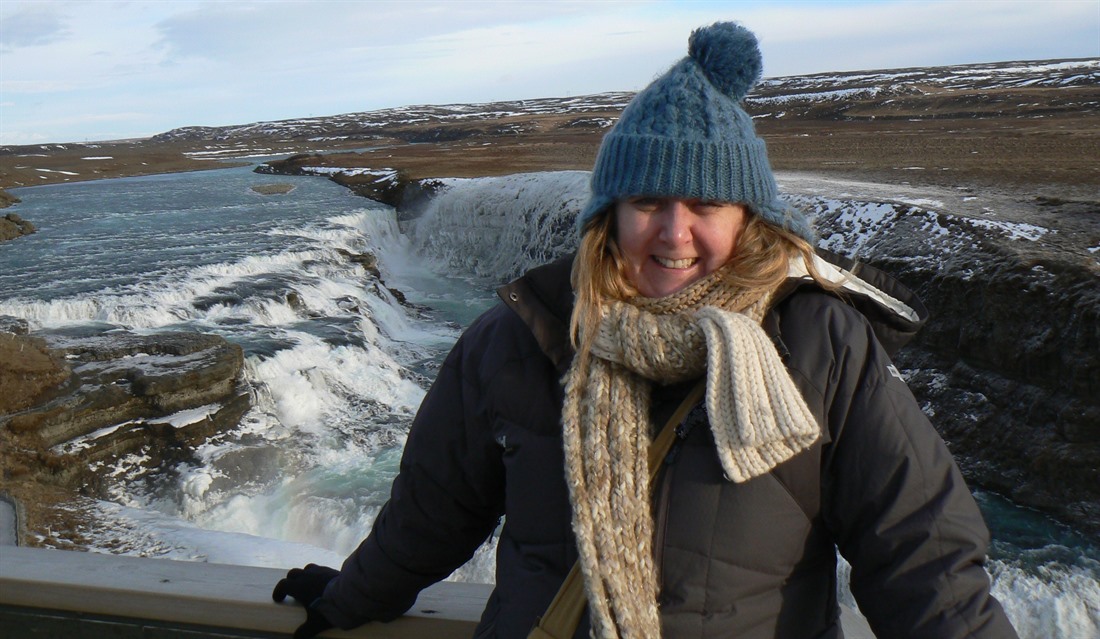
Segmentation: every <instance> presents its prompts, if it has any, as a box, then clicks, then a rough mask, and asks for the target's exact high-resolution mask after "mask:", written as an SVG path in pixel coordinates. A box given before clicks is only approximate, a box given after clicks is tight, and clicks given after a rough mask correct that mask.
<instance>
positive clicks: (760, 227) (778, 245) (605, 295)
mask: <svg viewBox="0 0 1100 639" xmlns="http://www.w3.org/2000/svg"><path fill="white" fill-rule="evenodd" d="M746 211H747V212H748V213H749V215H748V220H747V222H746V223H745V227H744V229H742V231H741V234H740V236H739V237H738V238H737V248H736V250H735V251H734V254H733V257H732V258H731V259H730V262H729V265H730V268H727V269H725V271H724V274H723V283H724V284H725V285H726V286H731V287H735V288H740V289H746V290H748V291H755V292H758V293H760V294H764V295H768V294H771V293H772V292H773V291H775V290H776V289H777V288H779V286H780V285H781V284H782V283H783V282H784V281H785V280H786V279H787V276H788V272H789V268H790V261H791V259H792V258H795V257H799V258H802V259H803V260H804V261H805V263H806V268H807V269H808V270H809V273H810V276H811V277H812V278H813V279H814V280H815V281H817V282H818V283H819V284H820V285H821V286H823V287H824V288H826V289H828V290H832V289H834V288H836V284H834V283H832V282H829V281H828V280H826V279H825V278H824V277H823V276H822V275H821V274H820V273H819V272H818V271H817V269H816V268H814V263H813V255H814V249H813V247H812V246H810V243H809V242H807V241H806V240H804V239H803V238H802V237H801V236H799V235H797V234H795V233H792V232H791V231H788V230H787V229H784V228H781V227H778V226H775V225H774V224H771V223H769V222H766V221H764V220H763V219H762V218H760V217H759V216H757V215H755V214H752V212H751V209H749V208H748V207H747V206H746ZM614 225H615V210H614V206H612V207H611V208H609V209H608V210H607V211H605V212H604V213H602V214H600V215H597V216H596V217H595V218H593V219H592V220H591V221H590V222H589V223H588V224H587V225H586V226H585V228H584V231H583V235H582V236H581V240H580V246H579V247H578V249H577V257H576V259H575V260H574V261H573V271H572V275H571V281H572V284H573V292H574V295H575V301H574V305H573V314H572V316H571V317H570V320H569V337H570V340H571V341H572V343H573V348H575V349H576V351H577V356H578V357H580V358H581V363H582V364H583V363H585V361H586V360H587V359H588V356H589V354H590V352H591V346H592V338H593V336H594V334H595V330H594V328H595V326H596V325H597V324H598V323H599V320H600V312H601V309H602V307H603V304H604V301H605V300H624V301H625V300H627V299H629V298H631V297H634V296H636V295H638V291H637V289H636V288H635V287H634V286H633V285H632V284H631V283H630V281H629V280H628V279H627V276H626V269H625V261H624V259H623V257H622V253H621V251H620V249H619V245H618V242H617V241H616V240H615V234H614V228H615V226H614Z"/></svg>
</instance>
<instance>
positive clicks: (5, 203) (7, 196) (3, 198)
mask: <svg viewBox="0 0 1100 639" xmlns="http://www.w3.org/2000/svg"><path fill="white" fill-rule="evenodd" d="M20 202H22V200H20V199H19V198H17V197H15V196H14V195H12V194H11V193H8V192H7V191H5V190H4V189H0V209H5V208H7V207H9V206H11V205H12V204H19V203H20Z"/></svg>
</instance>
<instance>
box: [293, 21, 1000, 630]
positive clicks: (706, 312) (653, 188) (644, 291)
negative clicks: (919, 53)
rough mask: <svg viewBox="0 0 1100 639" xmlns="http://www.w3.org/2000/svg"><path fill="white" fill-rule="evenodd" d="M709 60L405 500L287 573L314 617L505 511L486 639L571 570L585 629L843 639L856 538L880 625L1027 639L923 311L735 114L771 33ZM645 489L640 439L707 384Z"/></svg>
mask: <svg viewBox="0 0 1100 639" xmlns="http://www.w3.org/2000/svg"><path fill="white" fill-rule="evenodd" d="M689 54H690V55H689V56H688V57H686V58H684V59H683V60H681V61H680V62H679V63H677V64H676V65H675V66H673V67H672V68H671V69H670V70H669V71H668V72H667V73H666V74H664V75H663V76H661V77H660V78H658V79H657V80H655V81H654V82H653V83H652V84H651V85H650V86H649V87H647V88H646V89H645V90H644V91H642V92H641V93H639V94H638V96H636V97H635V99H634V100H633V101H632V102H631V104H630V105H629V106H628V107H627V108H626V109H625V110H624V112H623V115H622V118H621V119H620V120H619V122H618V123H617V124H616V126H615V127H614V128H613V129H612V131H611V132H609V133H608V135H607V136H606V137H605V139H604V141H603V144H602V146H601V149H600V153H599V157H598V159H597V162H596V166H595V168H594V171H593V175H592V198H591V200H590V201H589V203H588V205H587V206H586V207H585V209H584V211H583V212H582V214H581V216H580V218H579V220H578V226H579V228H580V229H581V231H582V236H581V242H580V248H579V251H578V254H577V256H576V258H575V259H573V260H564V261H561V262H558V263H555V264H550V265H547V266H544V267H540V268H538V269H535V270H533V271H531V272H530V273H528V274H527V275H526V276H524V277H523V278H521V279H519V280H517V281H516V282H513V283H512V284H510V285H508V286H506V287H504V288H503V289H502V290H501V297H502V299H503V300H504V302H505V304H504V305H501V306H498V307H497V308H494V309H492V310H490V311H489V312H487V313H486V314H485V315H483V316H482V317H481V318H479V319H478V320H477V321H476V322H475V323H474V324H473V325H472V326H471V327H470V328H469V329H468V330H467V331H466V333H465V334H464V335H463V336H462V338H461V339H460V340H459V341H458V343H457V344H456V346H455V348H454V350H453V351H452V352H451V354H450V355H449V356H448V358H447V360H446V362H445V363H444V366H443V367H442V369H441V370H440V373H439V377H438V379H437V380H436V382H435V384H434V385H433V387H432V389H431V390H430V391H429V393H428V395H427V396H426V397H425V400H424V403H423V404H422V405H421V408H420V411H419V412H418V414H417V417H416V419H415V421H414V423H413V426H412V430H411V432H410V435H409V440H408V443H407V445H406V449H405V452H404V456H403V459H402V463H401V471H400V474H399V475H398V477H397V479H396V480H395V482H394V485H393V489H392V495H391V499H390V501H389V503H388V504H387V505H386V507H385V508H384V509H383V510H382V512H381V513H380V514H379V516H378V519H377V521H376V522H375V525H374V529H373V530H372V532H371V534H370V536H369V537H368V538H367V539H366V540H365V541H364V542H363V543H362V545H361V546H360V547H359V548H358V549H357V550H356V551H355V552H354V553H353V554H352V555H351V556H350V557H349V558H348V559H347V561H346V562H345V563H344V565H343V568H342V569H341V570H340V571H339V572H337V571H335V570H332V569H327V568H321V567H317V566H309V567H307V568H305V569H300V570H292V571H291V572H290V573H289V574H288V576H287V578H286V579H284V580H282V581H281V582H280V583H279V585H278V586H277V587H276V589H275V592H274V593H273V595H274V597H275V599H276V600H277V601H281V600H282V599H283V598H285V596H286V595H287V594H289V595H291V596H293V597H294V598H295V599H297V600H298V601H300V602H302V603H304V604H306V605H307V622H306V624H304V625H303V626H302V628H300V629H299V635H297V636H300V637H305V636H312V634H315V633H316V632H318V631H319V630H320V629H323V628H326V627H329V626H331V625H337V626H340V627H344V628H348V627H353V626H355V625H358V624H360V623H363V622H365V621H369V620H383V621H384V620H389V619H393V618H395V617H397V616H399V615H400V614H402V613H403V612H404V611H405V610H407V609H408V608H409V607H410V606H411V605H412V603H413V601H414V600H415V597H416V595H417V593H418V592H419V591H420V590H421V589H422V588H424V587H426V586H428V585H430V584H431V583H434V582H436V581H438V580H440V579H443V578H444V577H446V576H447V575H448V574H449V573H450V572H451V571H453V570H454V569H455V568H457V567H458V566H460V565H461V564H462V563H464V562H465V561H466V560H467V559H468V558H469V557H470V556H471V554H472V553H473V552H474V550H475V549H476V548H477V547H478V546H479V545H480V544H481V543H482V542H483V541H484V540H485V539H486V538H487V537H488V536H489V535H490V534H491V532H492V531H493V530H494V529H495V528H496V526H497V524H498V521H499V518H500V517H502V516H504V517H505V522H504V526H503V528H502V529H501V533H500V537H499V541H498V547H497V581H496V589H495V590H494V592H493V595H492V596H491V598H490V600H489V602H488V604H487V606H486V609H485V613H484V615H483V617H482V620H481V624H480V626H479V628H478V631H477V633H476V636H478V637H525V636H527V634H528V632H529V631H530V629H531V627H532V626H533V624H534V623H535V622H536V620H537V619H538V617H539V616H540V615H542V614H543V612H544V611H545V610H546V608H547V605H548V604H549V603H550V601H551V599H552V598H553V597H554V595H555V593H556V592H557V590H558V588H559V586H560V585H561V583H562V581H563V579H564V578H565V576H566V573H567V572H568V571H569V568H570V566H571V565H572V564H573V563H574V562H577V563H579V566H580V568H581V572H582V574H583V577H584V580H583V581H584V586H585V593H586V598H587V601H588V610H587V614H586V615H585V616H584V617H583V618H582V620H581V623H580V628H578V629H577V631H576V636H587V635H589V633H591V635H592V636H595V637H657V636H665V637H741V638H744V637H795V638H806V637H838V636H841V631H840V629H839V625H838V606H837V602H836V549H837V548H839V550H840V552H841V553H842V554H843V555H844V556H845V557H846V558H847V559H848V561H850V562H851V564H852V573H851V574H852V579H851V587H852V591H853V593H854V594H855V596H856V598H857V600H858V602H859V605H860V608H861V610H862V611H863V612H864V614H865V615H866V616H867V617H868V620H869V622H870V624H871V626H872V627H873V629H874V630H875V632H876V634H878V636H880V637H936V638H937V639H942V638H945V637H1013V636H1015V633H1014V632H1013V630H1012V628H1011V626H1010V624H1009V623H1008V621H1007V619H1006V618H1005V616H1004V613H1003V611H1002V610H1001V608H1000V606H999V605H998V604H997V602H996V601H995V600H994V599H993V598H992V597H991V596H990V595H989V580H988V577H987V575H986V573H985V571H984V569H983V567H982V562H983V560H984V556H985V551H986V546H987V543H988V533H987V531H986V529H985V526H984V523H983V521H982V518H981V515H980V513H979V512H978V510H977V508H976V506H975V504H974V501H973V499H972V498H971V496H970V494H969V492H968V490H967V488H966V486H965V484H964V483H963V480H962V477H961V476H960V474H959V472H958V469H957V468H956V467H955V465H954V462H953V461H952V460H951V457H950V454H949V453H948V452H947V450H946V448H945V446H944V445H943V442H942V441H941V440H940V439H939V437H938V436H937V435H936V433H935V431H934V430H933V429H932V427H931V425H930V424H929V423H928V421H927V419H926V418H925V417H924V415H923V414H922V413H921V411H920V410H919V408H918V406H917V404H916V402H915V400H914V399H913V397H912V395H911V394H910V393H909V391H908V389H907V388H906V386H905V384H904V382H903V381H902V380H901V376H900V375H899V374H898V372H897V369H896V368H894V367H893V365H892V364H891V363H890V360H889V357H888V351H892V350H894V349H896V348H898V347H899V346H900V345H901V344H902V343H904V341H906V340H907V339H908V338H909V337H910V336H911V335H912V334H913V333H914V332H915V330H916V329H917V328H918V327H919V325H920V324H921V323H922V322H923V317H924V315H925V312H924V309H923V307H922V306H921V305H920V303H919V301H917V300H916V299H915V298H914V297H913V296H912V294H911V293H909V292H908V291H907V290H905V289H904V288H902V287H900V285H898V284H896V283H894V282H893V281H892V280H890V279H889V278H887V277H885V276H884V275H882V274H880V273H878V272H875V271H874V270H873V269H866V268H865V269H862V270H861V272H860V276H859V277H858V278H857V277H855V276H854V275H852V274H850V273H848V272H846V271H842V270H841V269H839V268H837V267H836V266H834V265H832V264H830V263H828V262H826V261H825V260H823V259H821V258H820V257H818V256H816V255H815V254H814V252H813V250H812V248H811V242H812V240H813V234H812V231H811V229H810V227H809V224H808V222H807V220H806V218H805V217H804V216H803V214H802V213H800V212H799V211H796V210H794V209H792V208H791V207H789V206H787V205H785V204H784V203H783V202H782V201H781V200H780V199H779V197H778V194H777V190H776V185H775V180H774V177H773V176H772V172H771V169H770V166H769V164H768V161H767V156H766V153H765V148H764V143H763V141H762V140H760V139H759V138H758V137H757V136H756V134H755V131H754V128H753V125H752V121H751V119H750V118H749V116H748V115H747V114H746V113H745V112H744V110H743V109H742V108H741V106H740V104H739V103H740V101H741V99H742V98H743V97H744V96H745V94H746V93H747V92H748V91H749V89H750V88H751V87H752V85H753V84H754V83H755V82H756V81H757V80H758V79H759V77H760V72H761V62H760V54H759V50H758V47H757V44H756V39H755V37H754V36H753V35H752V34H751V33H750V32H748V31H747V30H745V29H743V28H742V27H739V26H737V25H734V24H731V23H719V24H715V25H713V26H711V27H708V28H705V29H700V30H698V31H696V32H695V33H693V34H692V37H691V40H690V43H689ZM700 379H704V380H705V386H706V395H705V396H706V400H705V402H700V403H699V405H697V406H694V407H693V408H692V409H691V411H690V412H689V413H688V415H687V417H686V418H685V419H684V420H683V421H682V423H680V424H679V425H678V428H677V431H676V432H677V439H678V441H677V443H676V444H675V449H674V452H673V453H672V454H669V455H668V457H667V459H666V461H665V463H664V465H663V467H662V469H661V471H660V475H659V477H658V478H657V480H656V482H655V484H654V486H653V489H652V491H651V489H650V485H649V482H648V477H647V461H646V457H647V449H648V447H649V445H650V441H651V440H652V438H653V436H654V434H655V432H654V431H655V430H656V429H657V426H655V425H660V424H663V423H664V421H665V420H666V419H668V417H669V415H671V414H672V413H673V411H674V409H675V408H676V407H677V405H678V404H679V403H680V402H681V401H682V400H683V398H684V396H685V395H686V394H687V393H688V391H689V389H690V388H691V387H693V386H695V385H696V384H697V381H698V380H700Z"/></svg>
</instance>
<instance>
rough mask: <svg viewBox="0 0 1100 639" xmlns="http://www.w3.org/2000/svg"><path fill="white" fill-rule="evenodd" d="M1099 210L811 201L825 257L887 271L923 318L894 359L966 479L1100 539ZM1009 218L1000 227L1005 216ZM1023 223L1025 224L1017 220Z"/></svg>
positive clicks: (1057, 205) (1081, 205) (1043, 204)
mask: <svg viewBox="0 0 1100 639" xmlns="http://www.w3.org/2000/svg"><path fill="white" fill-rule="evenodd" d="M1098 211H1100V204H1098V203H1097V202H1091V201H1078V202H1072V201H1062V202H1050V201H1039V202H1033V203H1032V205H1031V206H1030V208H1028V209H1026V210H1021V211H1020V212H1019V214H1018V216H1017V218H1016V220H1015V221H1014V220H1012V219H1011V217H1012V215H1011V213H1010V212H1009V211H1005V212H1004V213H1003V214H1002V215H999V216H992V215H956V214H947V213H941V212H934V211H930V210H927V209H925V208H921V207H914V206H908V205H904V204H889V203H886V204H881V205H879V206H878V207H876V208H874V212H873V214H872V213H871V209H865V210H864V211H863V213H862V214H861V213H860V212H858V211H857V212H855V213H853V211H852V210H851V209H850V208H849V209H846V208H844V207H841V206H830V205H819V206H818V210H817V211H816V213H817V223H818V227H819V229H821V230H822V235H823V236H824V237H825V243H826V244H827V246H828V247H829V248H832V249H836V250H840V251H842V252H846V253H848V254H854V255H855V256H857V257H858V258H859V260H860V261H862V262H865V263H868V264H871V265H873V266H876V267H878V268H881V269H884V270H885V271H887V272H889V273H891V274H893V275H894V276H896V277H897V278H898V279H899V280H900V281H902V282H903V283H904V284H906V285H907V286H909V287H910V288H912V289H913V290H915V291H916V292H917V293H918V294H919V295H920V296H921V298H922V300H923V301H924V303H925V304H926V306H927V307H928V309H929V311H930V313H931V320H930V321H929V323H928V324H927V326H926V327H925V328H924V330H922V331H921V333H919V334H918V336H917V339H916V340H915V342H914V343H913V344H912V345H911V346H910V347H909V348H907V349H905V350H904V351H903V352H902V353H901V354H900V355H899V357H898V364H899V366H900V367H902V368H903V369H905V372H906V374H907V376H908V382H909V385H910V387H911V388H912V389H913V391H914V394H915V395H916V396H917V398H918V400H919V401H920V402H921V403H922V406H923V408H924V409H925V411H926V412H927V413H928V414H929V415H930V416H931V417H932V420H933V423H934V424H935V425H936V427H937V428H938V429H939V430H940V432H941V434H942V435H943V436H944V439H945V440H946V441H947V442H948V445H949V446H950V447H951V450H952V452H953V453H954V455H955V456H956V458H957V459H958V460H959V462H960V465H961V466H962V467H963V470H964V473H965V474H966V475H967V476H968V477H969V478H970V479H971V481H973V482H975V483H977V484H979V485H982V486H984V487H987V488H990V489H993V490H995V491H997V492H1000V493H1002V494H1005V495H1007V496H1009V497H1010V498H1011V499H1012V500H1013V501H1015V502H1016V503H1019V504H1023V505H1027V506H1032V507H1034V508H1037V509H1041V510H1044V511H1047V512H1052V513H1055V514H1056V515H1058V516H1059V517H1060V518H1062V519H1063V520H1066V521H1073V522H1076V523H1078V524H1082V525H1085V526H1087V527H1089V528H1091V529H1093V530H1100V401H1098V397H1100V262H1098V261H1097V259H1096V257H1095V249H1094V248H1093V247H1096V246H1097V245H1100V220H1098V219H1097V212H1098ZM1006 218H1009V219H1006ZM1025 219H1026V221H1023V220H1025Z"/></svg>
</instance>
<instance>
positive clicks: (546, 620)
mask: <svg viewBox="0 0 1100 639" xmlns="http://www.w3.org/2000/svg"><path fill="white" fill-rule="evenodd" d="M706 389H707V382H706V378H704V379H701V380H699V383H698V384H696V385H695V386H694V387H692V389H691V391H690V392H689V393H688V394H687V397H685V398H684V400H683V401H682V402H680V405H679V406H677V407H676V410H675V411H673V413H672V417H669V419H668V422H666V423H665V425H664V428H662V429H661V432H659V433H657V437H656V438H655V439H654V440H653V443H651V444H650V445H649V484H650V486H652V485H653V481H654V480H655V479H656V478H657V473H659V472H660V470H661V465H662V462H663V461H664V459H665V456H666V455H668V451H669V450H670V449H671V448H672V442H674V441H676V426H677V425H679V424H680V422H682V421H684V418H686V417H687V415H688V413H689V412H691V409H692V408H694V407H695V405H696V404H698V403H699V401H700V400H701V399H703V394H704V392H705V391H706ZM587 605H588V600H587V599H586V598H585V593H584V577H583V576H582V575H581V565H580V562H576V563H574V564H573V568H571V569H570V570H569V574H568V575H566V576H565V581H563V582H562V584H561V588H559V589H558V594H556V595H554V600H553V601H551V602H550V605H549V607H547V608H546V614H544V615H543V616H542V617H540V618H539V620H538V623H537V624H536V625H535V627H534V628H532V629H531V632H530V634H528V635H527V639H572V637H573V635H574V634H575V633H576V632H577V626H578V625H580V623H581V616H582V615H584V609H585V607H587Z"/></svg>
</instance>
